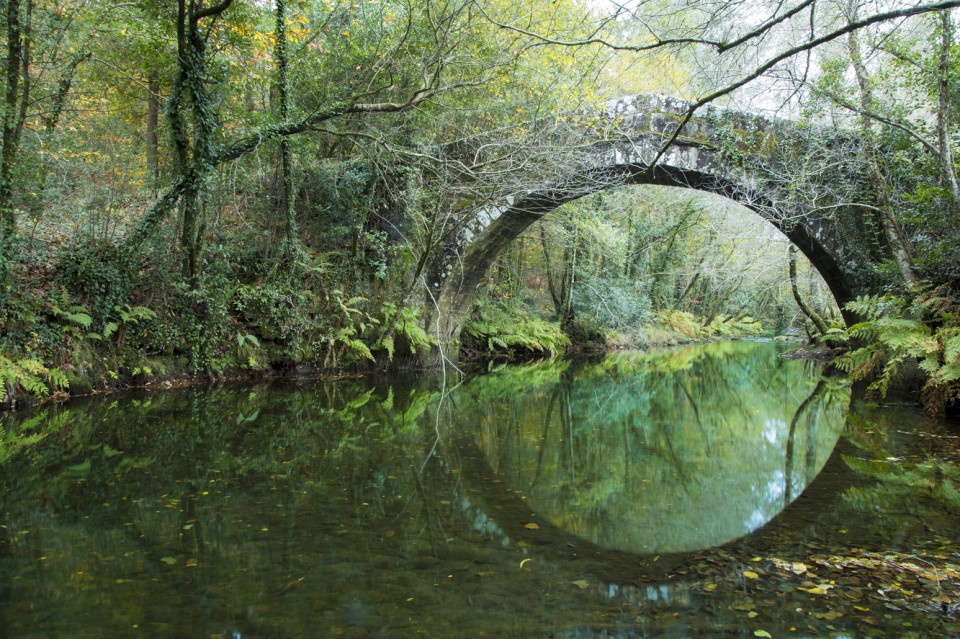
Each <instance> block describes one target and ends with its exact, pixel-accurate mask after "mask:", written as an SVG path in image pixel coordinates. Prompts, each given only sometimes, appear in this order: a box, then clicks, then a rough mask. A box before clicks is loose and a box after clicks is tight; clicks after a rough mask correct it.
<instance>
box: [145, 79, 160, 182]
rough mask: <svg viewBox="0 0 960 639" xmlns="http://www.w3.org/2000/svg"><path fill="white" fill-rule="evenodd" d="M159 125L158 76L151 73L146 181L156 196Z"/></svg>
mask: <svg viewBox="0 0 960 639" xmlns="http://www.w3.org/2000/svg"><path fill="white" fill-rule="evenodd" d="M159 123H160V74H159V73H157V72H156V71H151V72H150V74H149V75H148V76H147V132H146V134H147V180H148V181H149V184H150V191H151V192H152V193H153V194H154V195H156V193H157V188H158V187H159V185H160V143H159V141H158V140H157V126H158V125H159Z"/></svg>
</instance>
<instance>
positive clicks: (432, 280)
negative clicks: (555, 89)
mask: <svg viewBox="0 0 960 639" xmlns="http://www.w3.org/2000/svg"><path fill="white" fill-rule="evenodd" d="M688 107H689V103H687V102H685V101H683V100H678V99H675V98H666V97H663V96H640V97H630V98H621V99H620V100H618V101H613V102H611V103H609V105H608V109H607V112H605V113H603V114H600V115H598V116H597V118H598V119H605V120H611V121H615V122H616V125H615V127H614V128H615V130H616V131H617V136H614V137H613V139H610V138H609V137H604V136H601V138H604V139H601V140H600V141H597V142H593V143H590V141H589V136H591V135H594V136H595V135H596V132H597V130H598V129H600V128H602V127H598V126H597V125H596V123H593V124H592V125H591V126H588V127H584V128H585V131H586V132H585V133H584V136H585V137H586V138H587V139H586V141H585V143H583V144H581V148H583V149H584V150H583V151H582V152H581V153H580V155H579V157H578V158H577V160H576V162H574V163H572V164H571V166H569V167H568V170H567V173H566V174H565V175H562V176H560V177H559V178H558V177H557V176H556V175H554V176H553V179H552V180H551V181H550V182H548V183H546V184H544V183H543V182H542V180H540V181H539V182H538V176H536V175H535V174H531V175H530V180H529V182H530V188H527V189H523V190H519V191H518V190H514V192H512V193H505V194H503V195H502V196H501V197H499V198H495V199H493V200H492V201H491V202H489V203H487V204H486V205H485V206H482V207H478V208H477V210H475V211H473V212H472V213H471V214H470V215H468V216H466V217H465V218H464V219H463V221H462V222H461V223H460V225H459V228H457V229H456V231H455V232H454V233H452V234H451V236H450V237H451V240H450V241H449V242H448V244H447V246H446V247H445V250H444V251H443V252H442V254H441V255H440V256H439V258H438V259H437V260H436V261H435V262H434V263H433V265H432V267H431V269H430V272H429V274H428V286H429V287H430V295H431V297H432V303H431V304H428V318H427V323H428V328H429V329H430V330H431V331H432V332H435V333H436V334H437V335H438V337H439V338H440V340H441V342H444V343H455V342H456V341H457V339H458V338H459V331H460V325H461V323H462V322H463V321H464V319H465V317H466V314H467V313H468V311H469V308H470V305H471V303H472V302H473V299H474V297H475V295H476V291H477V288H478V287H479V286H480V284H481V283H482V282H483V281H484V280H485V278H486V277H487V275H488V273H489V272H490V270H491V268H492V267H493V264H494V263H495V261H496V259H497V257H498V256H499V255H500V254H501V253H502V252H503V251H504V250H505V249H506V248H507V246H509V245H510V243H511V242H513V241H514V240H515V239H516V238H517V237H519V236H520V235H521V234H522V233H523V232H524V231H525V230H526V229H527V228H529V227H530V226H531V225H532V224H534V223H535V222H537V221H539V220H540V219H542V218H543V217H544V216H546V215H548V214H549V213H550V212H552V211H553V210H555V209H556V208H557V207H559V206H561V205H562V204H565V203H567V202H570V201H573V200H576V199H579V198H581V197H584V196H587V195H590V194H593V193H598V192H601V191H605V190H610V189H613V188H620V187H624V186H629V185H645V184H646V185H661V186H672V187H681V188H686V189H694V190H699V191H705V192H709V193H714V194H717V195H721V196H724V197H726V198H729V199H731V200H733V201H734V202H737V203H739V204H741V205H743V206H744V207H746V208H748V209H750V210H751V211H753V212H755V213H757V214H758V215H760V217H762V218H763V219H765V220H767V221H768V222H770V223H771V224H773V226H774V227H776V228H777V229H778V230H780V231H781V232H782V233H783V234H784V235H785V236H786V237H787V238H788V239H789V240H790V242H792V243H793V244H794V245H795V246H796V247H797V248H798V249H799V250H800V251H801V252H802V253H803V254H804V255H805V256H806V257H807V259H809V260H810V262H811V264H812V265H813V267H814V268H815V269H816V270H817V271H818V272H819V273H820V274H821V276H822V277H823V279H824V281H825V282H826V284H827V286H828V287H829V289H830V291H831V293H832V294H833V296H834V298H835V299H836V301H837V303H838V304H839V305H840V306H841V307H842V306H843V305H844V304H845V303H846V302H849V301H851V300H853V299H854V298H855V297H856V296H857V295H859V294H862V293H865V292H868V291H870V290H872V289H873V288H875V282H874V279H875V276H874V274H873V273H872V272H870V271H869V269H866V268H864V267H863V265H864V264H867V263H869V262H870V259H869V256H868V255H867V254H866V250H865V249H864V248H863V247H864V246H867V245H869V243H870V242H871V241H872V240H871V238H869V237H866V235H865V234H864V233H865V232H869V229H864V228H863V225H856V224H854V225H853V228H851V225H850V219H859V218H860V217H862V215H863V209H864V207H862V206H860V205H857V204H849V203H847V202H845V200H846V199H847V198H846V197H845V195H846V193H838V191H837V189H834V188H830V187H831V185H830V182H831V180H832V179H834V180H835V179H836V174H835V175H833V176H831V175H830V172H828V171H820V172H818V173H814V174H813V175H811V176H807V179H809V180H811V181H812V180H817V181H821V182H822V183H823V185H824V188H819V189H817V190H816V192H817V193H818V195H819V197H817V198H807V199H803V198H798V197H796V195H795V193H794V192H793V191H794V190H795V189H796V186H795V185H794V184H792V183H791V182H790V180H783V179H771V177H770V176H771V175H776V174H780V175H782V174H783V172H784V171H785V170H787V171H788V170H789V166H790V162H793V161H795V160H796V159H797V158H801V159H802V158H803V153H804V149H805V148H808V146H809V144H808V143H809V141H810V140H809V132H808V131H806V130H804V131H799V137H798V127H797V126H796V125H794V124H793V123H789V122H783V121H776V120H771V119H768V118H764V117H762V116H758V115H754V114H748V113H739V112H731V111H728V110H717V109H708V110H707V112H706V113H705V114H703V115H698V116H695V117H694V118H692V119H691V120H690V121H689V122H688V123H687V124H686V125H685V126H684V128H683V129H682V132H683V133H684V135H681V136H678V137H677V139H676V141H675V142H674V143H673V145H672V146H671V147H670V148H669V149H668V150H667V152H666V153H663V154H661V153H660V146H661V145H662V143H663V141H664V140H665V139H666V137H667V136H668V135H669V133H670V132H671V131H672V128H671V126H673V127H675V126H676V123H677V122H678V120H679V118H681V116H682V115H683V114H684V113H685V112H686V110H687V108H688ZM607 128H608V129H609V127H607ZM730 131H733V132H734V133H733V135H734V136H735V137H736V138H737V139H738V140H747V142H744V143H742V144H741V145H740V152H739V153H738V154H737V157H736V158H735V159H731V157H730V154H729V150H728V149H725V146H727V147H728V146H729V144H726V145H725V142H724V139H723V138H724V137H725V136H726V137H729V135H730V133H729V132H730ZM797 140H800V143H799V144H798V142H797ZM854 144H855V143H854ZM821 148H822V145H821ZM844 153H847V155H848V157H847V161H846V162H843V160H842V158H843V154H844ZM835 154H836V155H837V156H838V158H840V162H839V163H838V165H837V166H836V167H835V169H834V170H835V171H836V173H837V174H839V173H840V172H843V171H846V172H847V173H848V174H851V175H852V176H853V177H852V179H851V176H850V175H847V179H846V180H845V184H846V186H845V188H847V189H848V190H849V188H850V185H851V184H853V186H854V187H856V186H857V177H856V171H855V168H853V169H852V167H854V164H855V163H853V162H852V161H851V160H850V157H849V155H850V149H846V150H843V149H840V150H838V151H837V153H835ZM851 171H852V173H851ZM521 182H522V180H521ZM869 208H870V207H866V209H869ZM857 209H859V210H857ZM845 216H846V217H845ZM431 311H432V313H431ZM846 319H848V321H849V320H850V318H846Z"/></svg>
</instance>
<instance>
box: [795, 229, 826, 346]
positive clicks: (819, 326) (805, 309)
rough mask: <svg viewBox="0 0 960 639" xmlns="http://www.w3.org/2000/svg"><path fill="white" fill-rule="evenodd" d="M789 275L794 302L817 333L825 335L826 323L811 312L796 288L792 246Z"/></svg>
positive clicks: (814, 312)
mask: <svg viewBox="0 0 960 639" xmlns="http://www.w3.org/2000/svg"><path fill="white" fill-rule="evenodd" d="M788 269H789V275H790V288H791V290H793V299H794V300H796V302H797V306H799V307H800V310H801V311H802V312H803V314H804V315H806V316H807V318H808V319H809V320H810V321H811V322H813V325H814V326H816V327H817V331H818V332H819V333H820V335H826V334H827V323H826V322H824V321H823V318H822V317H820V315H819V314H818V313H817V312H816V311H815V310H813V309H812V308H811V307H810V305H809V304H807V302H806V301H805V300H804V299H803V297H802V296H801V295H800V289H799V288H798V287H797V247H796V246H794V245H793V244H791V245H790V259H789V266H788Z"/></svg>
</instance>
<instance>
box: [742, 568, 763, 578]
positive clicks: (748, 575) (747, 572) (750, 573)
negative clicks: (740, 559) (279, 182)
mask: <svg viewBox="0 0 960 639" xmlns="http://www.w3.org/2000/svg"><path fill="white" fill-rule="evenodd" d="M743 576H744V577H746V578H747V579H757V578H759V577H760V575H758V574H757V573H755V572H753V571H752V570H744V571H743Z"/></svg>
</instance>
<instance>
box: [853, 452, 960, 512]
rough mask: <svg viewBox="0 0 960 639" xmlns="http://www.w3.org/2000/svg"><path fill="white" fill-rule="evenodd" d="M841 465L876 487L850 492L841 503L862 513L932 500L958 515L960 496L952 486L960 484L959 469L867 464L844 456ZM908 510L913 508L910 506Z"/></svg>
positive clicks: (941, 464)
mask: <svg viewBox="0 0 960 639" xmlns="http://www.w3.org/2000/svg"><path fill="white" fill-rule="evenodd" d="M843 461H844V462H845V463H846V464H847V466H849V467H850V468H851V469H852V470H853V471H855V472H856V473H857V474H859V475H862V476H865V477H870V478H872V479H875V480H877V481H878V482H879V483H878V484H877V485H876V486H873V487H871V488H868V489H860V488H850V489H848V490H847V492H846V493H845V494H844V499H845V500H847V501H848V502H849V503H850V504H851V505H853V506H855V507H857V508H861V509H871V508H875V507H878V506H879V507H881V508H882V509H887V508H890V507H893V506H897V505H898V504H899V505H901V506H902V505H903V504H905V503H906V504H912V503H913V502H914V501H915V500H916V499H918V498H921V497H927V498H932V499H934V500H936V501H937V502H939V503H940V504H942V505H944V506H946V507H947V508H950V509H952V510H954V511H957V512H960V493H958V491H957V488H956V483H955V482H960V468H958V467H957V466H954V465H953V464H950V463H947V462H943V461H925V462H921V463H915V464H910V463H901V462H897V463H894V462H889V461H882V462H881V461H867V460H862V459H857V458H855V457H850V456H848V455H844V456H843ZM911 509H913V508H912V506H911Z"/></svg>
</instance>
